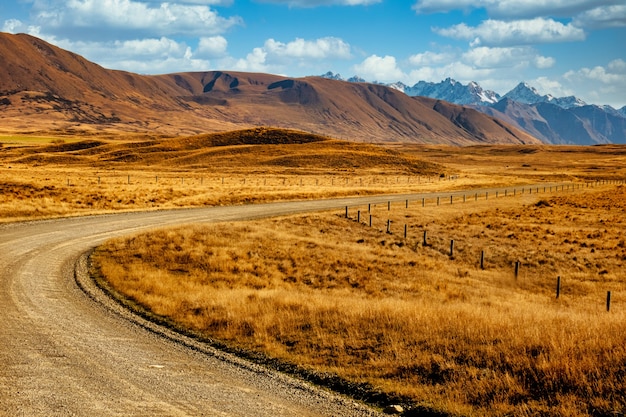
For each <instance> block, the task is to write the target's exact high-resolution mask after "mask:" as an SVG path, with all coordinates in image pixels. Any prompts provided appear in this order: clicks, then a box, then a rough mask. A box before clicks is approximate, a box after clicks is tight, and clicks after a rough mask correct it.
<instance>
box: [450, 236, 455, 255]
mask: <svg viewBox="0 0 626 417" xmlns="http://www.w3.org/2000/svg"><path fill="white" fill-rule="evenodd" d="M450 257H451V258H452V257H454V239H452V240H451V241H450Z"/></svg>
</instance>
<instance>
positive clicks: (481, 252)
mask: <svg viewBox="0 0 626 417" xmlns="http://www.w3.org/2000/svg"><path fill="white" fill-rule="evenodd" d="M480 269H485V251H484V250H481V251H480Z"/></svg>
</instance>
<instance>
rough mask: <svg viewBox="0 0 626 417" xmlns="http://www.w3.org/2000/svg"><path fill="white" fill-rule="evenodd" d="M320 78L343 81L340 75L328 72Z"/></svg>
mask: <svg viewBox="0 0 626 417" xmlns="http://www.w3.org/2000/svg"><path fill="white" fill-rule="evenodd" d="M320 77H322V78H328V79H329V80H337V81H345V80H344V79H343V77H342V76H341V74H334V73H333V72H332V71H328V72H327V73H326V74H322V75H320Z"/></svg>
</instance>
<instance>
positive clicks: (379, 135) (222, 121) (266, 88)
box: [0, 34, 539, 145]
mask: <svg viewBox="0 0 626 417" xmlns="http://www.w3.org/2000/svg"><path fill="white" fill-rule="evenodd" d="M0 54H1V55H2V57H3V59H2V60H0V71H2V73H3V74H4V75H3V77H2V78H1V79H0V120H1V121H2V129H3V130H4V131H5V132H41V131H52V132H57V133H62V132H81V133H89V132H140V133H150V134H160V135H168V136H181V135H192V134H199V133H204V132H220V131H228V130H237V129H245V128H251V127H256V126H272V127H280V128H289V129H298V130H301V131H305V132H311V133H316V134H322V135H326V136H331V137H335V138H340V139H347V140H351V141H357V142H411V143H442V144H453V145H469V144H478V143H489V144H495V143H502V144H504V143H515V144H524V143H539V140H538V139H536V138H534V137H533V136H531V135H529V134H528V133H525V132H523V131H522V130H520V129H517V128H514V127H512V126H508V125H506V124H505V123H503V122H500V121H498V120H497V119H495V118H493V117H491V116H488V115H484V114H482V113H480V112H477V111H474V110H471V109H466V108H462V107H459V106H455V105H452V104H449V103H446V102H443V101H436V100H434V101H433V100H430V99H424V98H419V97H409V96H407V95H406V94H404V93H402V92H400V91H397V90H395V89H392V88H390V87H387V86H382V85H376V84H369V83H349V82H344V81H338V80H330V79H325V78H322V77H305V78H297V79H292V78H286V77H282V76H278V75H271V74H258V73H241V72H227V71H207V72H194V73H178V74H165V75H157V76H147V75H139V74H133V73H128V72H123V71H115V70H108V69H105V68H103V67H101V66H99V65H97V64H94V63H92V62H89V61H88V60H86V59H84V58H82V57H81V56H79V55H76V54H74V53H72V52H69V51H65V50H63V49H60V48H58V47H55V46H53V45H50V44H49V43H46V42H45V41H43V40H41V39H38V38H35V37H32V36H29V35H24V34H20V35H10V34H0Z"/></svg>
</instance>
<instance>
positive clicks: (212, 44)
mask: <svg viewBox="0 0 626 417" xmlns="http://www.w3.org/2000/svg"><path fill="white" fill-rule="evenodd" d="M227 48H228V41H227V40H226V38H224V37H223V36H211V37H208V38H206V37H202V38H200V40H199V41H198V50H197V51H196V54H197V55H198V56H199V57H203V58H215V57H221V56H225V55H226V50H227Z"/></svg>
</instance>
